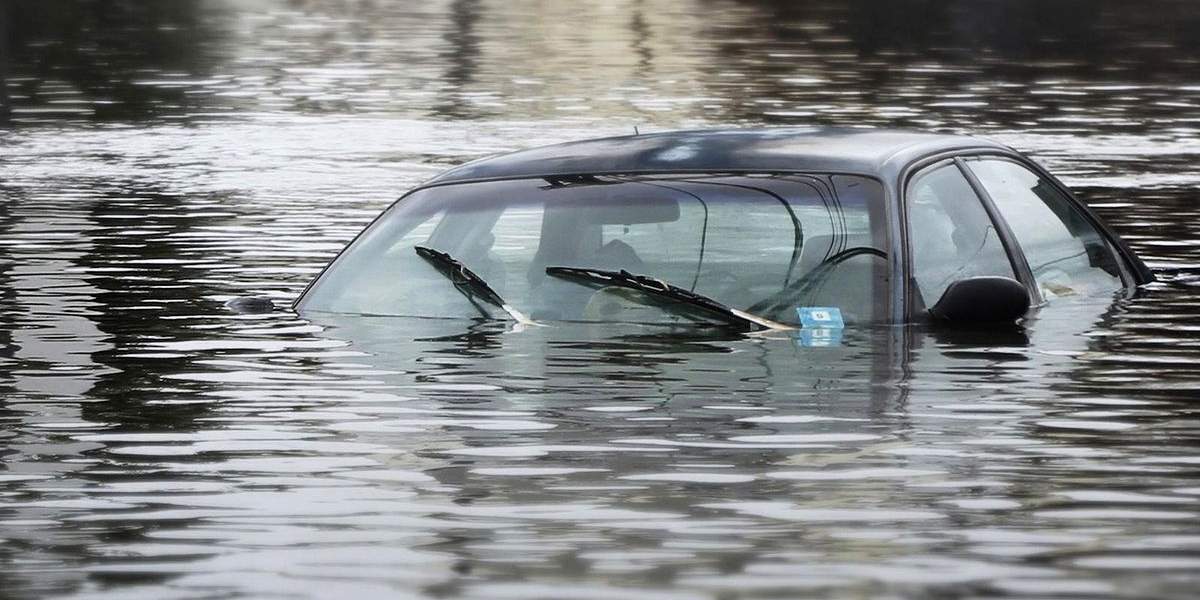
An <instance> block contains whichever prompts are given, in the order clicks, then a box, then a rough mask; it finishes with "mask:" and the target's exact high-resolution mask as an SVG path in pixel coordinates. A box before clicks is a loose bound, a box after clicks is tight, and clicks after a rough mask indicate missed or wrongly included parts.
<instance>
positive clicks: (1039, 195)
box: [967, 158, 1123, 299]
mask: <svg viewBox="0 0 1200 600" xmlns="http://www.w3.org/2000/svg"><path fill="white" fill-rule="evenodd" d="M967 164H968V165H969V166H970V169H971V171H972V172H973V173H974V174H975V176H976V177H977V178H979V181H980V183H982V184H983V187H984V189H985V190H987V193H988V195H989V196H991V197H992V201H993V202H994V203H995V204H996V208H997V210H999V211H1000V215H1001V216H1002V217H1003V218H1004V220H1005V221H1007V222H1008V226H1009V228H1011V229H1012V232H1013V235H1014V236H1015V237H1016V238H1017V243H1019V244H1020V245H1021V249H1022V250H1023V251H1024V253H1025V258H1026V260H1028V261H1029V267H1030V269H1031V270H1032V271H1033V277H1034V279H1035V280H1036V281H1037V284H1038V287H1040V288H1041V291H1042V295H1043V296H1044V297H1046V298H1048V299H1049V298H1055V297H1058V296H1074V295H1086V294H1094V293H1104V292H1113V291H1116V290H1118V289H1121V287H1122V285H1123V283H1122V281H1121V268H1120V264H1119V263H1118V262H1117V257H1116V254H1115V253H1114V252H1113V249H1112V246H1111V245H1110V244H1109V243H1108V241H1107V240H1106V239H1105V238H1104V236H1103V235H1102V234H1101V233H1100V232H1099V231H1098V230H1097V229H1096V228H1095V227H1094V226H1093V225H1092V223H1091V221H1089V220H1088V218H1087V217H1086V216H1085V215H1084V214H1083V212H1081V211H1080V210H1079V209H1078V208H1077V207H1076V206H1075V205H1074V203H1073V202H1072V200H1071V199H1070V198H1068V197H1067V196H1065V195H1064V194H1062V193H1061V192H1059V191H1058V189H1057V188H1055V187H1054V186H1053V185H1052V184H1051V183H1050V182H1049V181H1046V180H1044V179H1042V178H1041V177H1040V176H1039V175H1038V174H1037V173H1034V172H1033V171H1031V170H1029V169H1028V168H1026V167H1024V166H1022V165H1020V164H1017V163H1015V162H1012V161H1010V160H1006V159H1001V158H979V159H970V160H968V161H967Z"/></svg>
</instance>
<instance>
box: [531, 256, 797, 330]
mask: <svg viewBox="0 0 1200 600" xmlns="http://www.w3.org/2000/svg"><path fill="white" fill-rule="evenodd" d="M546 274H547V275H549V276H551V277H559V278H562V279H574V280H578V281H585V282H588V283H593V284H600V285H614V286H617V287H622V288H625V289H630V290H634V291H638V292H641V293H643V294H646V295H647V296H651V297H654V298H657V299H659V300H665V301H668V302H675V303H678V304H684V305H687V306H688V307H690V308H696V309H699V310H700V311H701V312H704V313H706V314H708V315H710V316H713V317H716V318H718V319H720V320H722V321H724V322H725V323H728V324H730V325H738V326H741V327H745V328H746V329H750V330H753V329H794V328H793V327H791V326H790V325H784V324H783V323H778V322H775V321H772V320H770V319H764V318H762V317H759V316H757V315H752V314H750V313H748V312H745V311H741V310H738V309H736V308H731V307H729V306H726V305H724V304H721V303H720V302H717V301H716V300H713V299H712V298H709V297H708V296H702V295H700V294H697V293H695V292H691V291H688V290H685V289H683V288H681V287H677V286H674V285H671V284H669V283H667V282H665V281H663V280H661V279H655V278H653V277H649V276H646V275H637V274H634V273H630V272H629V271H626V270H624V269H622V270H620V271H605V270H603V269H588V268H583V267H546Z"/></svg>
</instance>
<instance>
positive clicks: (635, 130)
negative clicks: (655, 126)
mask: <svg viewBox="0 0 1200 600" xmlns="http://www.w3.org/2000/svg"><path fill="white" fill-rule="evenodd" d="M633 135H642V134H641V133H640V132H638V128H637V125H634V126H633Z"/></svg>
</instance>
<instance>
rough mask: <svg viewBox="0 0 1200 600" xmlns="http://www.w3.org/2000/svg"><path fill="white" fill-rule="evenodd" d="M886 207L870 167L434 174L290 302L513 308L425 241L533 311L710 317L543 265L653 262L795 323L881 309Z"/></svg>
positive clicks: (718, 296) (586, 317)
mask: <svg viewBox="0 0 1200 600" xmlns="http://www.w3.org/2000/svg"><path fill="white" fill-rule="evenodd" d="M883 214H884V208H883V198H882V189H881V187H880V185H879V183H877V182H876V181H874V180H872V179H868V178H864V177H856V176H844V175H834V176H828V177H815V176H802V175H759V176H755V175H737V176H731V175H658V176H636V177H634V176H587V177H575V178H548V179H521V180H510V181H490V182H479V183H463V184H455V185H447V186H441V187H433V188H427V189H424V190H419V191H417V192H415V193H413V194H410V195H409V196H407V197H406V198H404V199H403V200H401V201H400V202H398V203H397V204H396V205H394V206H393V207H392V208H391V209H389V210H388V211H387V212H386V213H385V214H384V215H383V216H382V217H381V218H379V219H378V220H377V221H376V222H375V223H374V224H373V225H372V226H371V227H370V228H369V229H368V230H367V231H366V232H364V233H363V235H361V236H360V237H359V238H358V239H357V240H356V241H355V242H354V243H353V245H352V246H351V247H350V248H348V249H347V250H346V251H345V252H343V253H342V255H341V256H340V257H339V258H338V259H337V260H336V261H335V262H334V264H333V265H331V266H330V268H329V269H327V270H326V272H325V273H324V274H323V275H322V276H321V278H320V279H319V280H318V281H317V282H316V283H315V284H314V285H313V286H312V287H311V288H310V290H309V291H308V292H307V293H306V295H305V296H304V297H303V298H302V299H301V300H300V302H299V303H298V309H299V310H301V311H320V312H336V313H357V314H371V315H404V316H417V317H458V318H463V317H478V316H480V313H481V311H482V312H483V313H484V314H486V315H488V316H491V317H494V318H498V319H502V318H508V315H506V313H505V311H504V310H502V309H501V308H500V307H499V306H496V305H495V304H496V303H494V302H492V303H483V302H478V301H476V299H475V298H472V297H471V294H469V293H466V294H464V293H460V290H457V289H456V287H455V284H454V282H453V281H452V280H450V279H448V278H447V276H446V275H445V273H444V272H439V270H438V269H437V268H435V266H434V265H433V264H431V263H430V262H429V261H427V260H423V259H422V258H421V256H420V255H419V253H418V251H417V248H418V247H421V248H428V249H433V250H436V251H437V252H439V253H444V254H445V255H447V256H449V257H452V258H453V260H455V261H457V262H458V263H461V264H462V265H463V266H465V267H467V268H468V269H469V270H470V271H471V273H472V274H473V275H477V276H478V278H479V279H481V280H483V281H485V282H486V283H487V285H488V286H490V287H491V288H492V289H494V290H495V291H496V293H498V295H499V296H500V297H502V298H503V299H504V301H506V302H507V303H508V304H510V305H512V307H514V308H516V309H518V310H520V311H521V312H522V313H524V314H526V315H528V316H529V317H530V318H532V319H533V320H535V321H555V320H580V321H611V322H637V323H679V322H685V321H692V322H694V321H697V320H703V317H697V316H696V311H687V310H674V309H672V308H671V307H670V306H664V304H663V303H662V302H654V301H648V299H647V298H645V297H644V296H646V295H647V294H644V293H641V292H638V291H637V290H632V289H629V288H628V287H626V288H621V287H619V286H606V285H585V284H583V283H581V282H579V281H575V280H571V279H569V278H562V277H554V276H550V275H548V274H547V271H546V270H547V268H551V271H552V272H553V267H578V268H587V269H598V270H608V271H621V270H624V271H626V272H628V273H630V274H633V275H638V276H644V277H650V278H654V279H657V280H660V281H662V282H663V283H666V284H670V285H671V286H675V287H678V288H682V289H683V290H687V291H688V292H691V293H692V294H696V295H700V296H703V297H704V298H705V299H706V300H712V301H715V302H718V303H720V304H724V305H726V306H728V307H730V308H733V309H736V310H741V311H748V312H750V313H754V314H755V315H756V316H758V317H762V318H765V319H771V320H774V321H779V322H782V323H788V324H796V323H798V322H799V321H800V318H799V316H798V315H799V311H798V309H804V308H806V307H808V308H830V307H832V308H837V309H838V310H839V311H840V312H841V314H842V317H843V319H844V320H845V321H846V322H848V323H855V322H860V323H861V322H868V321H873V320H878V319H882V318H883V317H884V314H883V311H884V310H885V307H886V294H887V290H886V287H885V286H886V281H887V273H888V269H887V258H886V254H885V253H884V249H885V248H886V244H885V243H884V236H885V234H884V231H885V228H884V217H883ZM864 249H868V250H870V251H863V250H864ZM422 252H424V253H425V254H428V252H427V251H425V250H422ZM460 284H461V282H460ZM460 287H461V285H460Z"/></svg>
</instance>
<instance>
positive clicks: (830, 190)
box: [289, 169, 904, 324]
mask: <svg viewBox="0 0 1200 600" xmlns="http://www.w3.org/2000/svg"><path fill="white" fill-rule="evenodd" d="M580 175H593V176H594V175H612V176H650V177H653V176H659V175H662V176H674V175H685V176H686V175H692V176H706V175H707V176H718V177H725V176H754V175H765V176H791V177H801V178H805V179H808V180H809V181H807V182H806V183H809V184H811V185H813V186H814V187H816V189H817V193H818V194H820V195H821V196H822V197H823V198H826V199H828V198H830V197H833V198H836V197H837V191H836V185H835V184H834V183H833V180H832V179H831V178H832V177H834V176H838V175H841V176H848V177H858V178H862V179H866V180H869V181H873V182H875V183H877V184H879V188H880V197H879V201H880V202H882V204H883V206H882V210H881V212H880V214H879V216H880V217H881V218H882V219H884V221H883V223H882V224H880V225H879V227H881V228H882V230H881V231H880V233H882V234H883V236H884V239H882V240H881V241H880V244H881V249H886V252H887V261H888V265H887V271H886V272H887V273H888V274H889V276H888V277H887V278H886V279H885V280H884V281H883V289H882V290H877V293H878V294H881V295H882V297H883V298H884V299H885V300H884V301H883V303H882V304H883V314H878V315H875V319H873V323H874V324H894V323H897V322H902V321H903V320H904V319H903V313H901V312H899V311H898V310H897V308H896V307H897V304H896V302H895V299H896V298H898V297H899V294H900V293H901V291H902V289H903V285H902V283H901V282H897V281H896V279H897V277H896V275H897V274H901V273H903V272H904V271H903V266H902V265H901V261H899V260H897V251H898V250H899V249H901V248H902V245H901V236H902V235H903V232H902V231H901V229H900V228H901V227H902V224H901V223H900V221H902V220H903V218H902V214H901V213H902V212H903V211H900V210H898V209H897V208H896V206H895V204H896V203H895V202H893V201H892V197H893V196H892V190H891V187H890V184H889V179H888V178H887V177H885V176H884V175H883V174H881V173H880V172H878V171H874V172H866V171H857V170H845V169H823V170H819V171H814V170H809V169H796V170H792V169H663V170H645V171H603V170H601V171H595V172H592V173H587V174H580ZM545 177H546V175H528V174H522V175H511V176H499V177H480V178H470V179H463V180H451V181H438V180H436V179H435V180H431V181H427V182H425V183H423V184H420V185H417V186H415V187H413V188H410V189H408V190H407V191H405V192H404V193H403V194H401V195H400V196H399V197H398V198H396V199H395V200H393V201H392V202H391V203H389V204H388V205H387V206H386V207H384V208H383V210H381V211H380V212H379V213H378V214H376V215H375V216H374V217H373V218H372V219H371V220H370V221H368V222H367V224H366V225H365V226H364V227H363V228H362V229H360V230H359V231H358V232H357V233H356V234H355V235H354V236H352V237H351V238H350V239H349V241H347V242H346V244H345V245H344V246H342V248H341V249H340V250H338V252H337V253H336V254H335V255H334V256H333V258H332V259H330V260H329V261H328V262H327V263H325V266H324V267H322V268H321V269H320V270H319V271H318V272H317V274H316V275H315V276H314V277H313V278H312V279H310V280H309V281H308V283H307V284H306V285H305V286H304V289H302V290H301V291H300V293H299V294H298V295H297V296H296V298H295V299H294V300H293V301H292V304H291V306H290V307H289V308H290V310H291V311H292V312H294V313H297V314H299V313H300V312H301V311H302V310H303V309H304V305H305V301H306V300H307V299H308V298H309V294H310V292H312V291H313V289H314V288H315V287H316V286H317V284H319V283H320V282H321V280H322V279H323V278H324V277H325V276H326V275H327V274H328V273H329V272H331V271H332V270H333V269H334V268H335V267H336V266H337V264H338V262H339V261H341V260H342V258H343V257H345V256H346V255H347V253H348V252H349V251H350V249H351V248H352V247H353V246H354V245H355V244H357V243H358V242H359V240H360V239H361V238H363V237H365V236H366V235H368V234H369V233H370V231H371V230H372V229H373V228H375V227H377V226H379V225H380V224H381V223H383V222H384V221H385V219H386V218H387V217H388V216H389V215H390V214H391V212H392V211H394V210H396V209H397V207H398V206H400V205H401V204H402V203H403V202H404V201H405V200H407V199H409V198H410V197H411V196H413V195H415V194H416V193H418V192H421V191H424V190H428V189H433V188H440V187H453V186H457V185H463V184H472V183H489V182H503V181H519V180H524V179H544V178H545ZM875 229H876V227H875V226H873V227H872V234H874V233H876V231H875Z"/></svg>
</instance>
